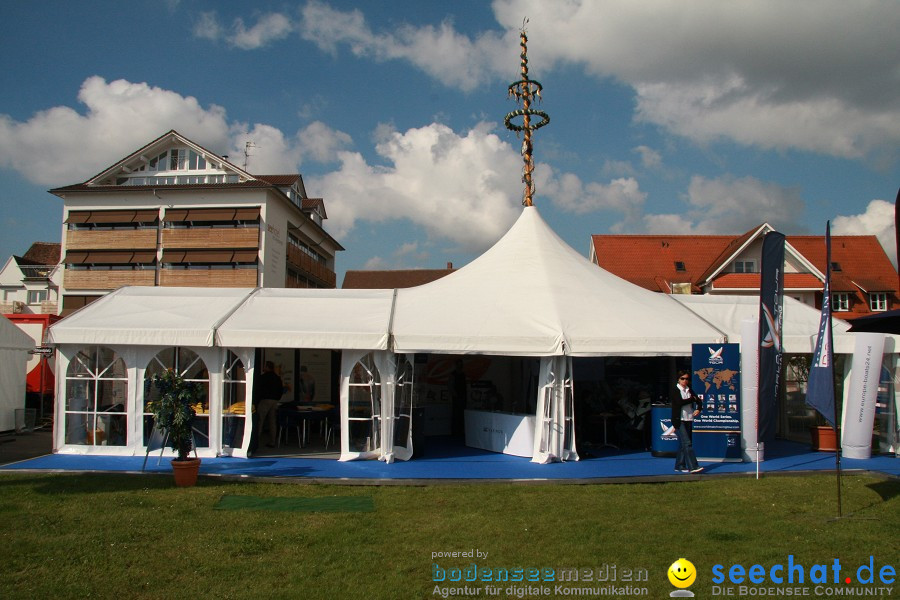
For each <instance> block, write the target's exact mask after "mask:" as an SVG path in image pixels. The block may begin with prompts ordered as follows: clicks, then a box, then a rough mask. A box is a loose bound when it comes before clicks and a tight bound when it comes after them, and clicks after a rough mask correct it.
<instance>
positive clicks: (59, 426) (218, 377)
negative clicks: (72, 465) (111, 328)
mask: <svg viewBox="0 0 900 600" xmlns="http://www.w3.org/2000/svg"><path fill="white" fill-rule="evenodd" d="M100 345H101V346H105V347H107V348H109V349H110V350H112V351H113V352H114V353H115V354H116V356H118V357H119V358H121V359H122V360H123V361H124V363H125V366H126V370H127V400H126V402H125V411H126V414H127V443H126V444H125V445H122V446H111V445H100V444H97V445H94V444H88V443H79V442H80V441H81V440H82V438H81V437H80V436H79V435H76V432H75V431H74V429H73V428H77V427H80V426H82V425H83V423H80V422H78V421H77V420H74V419H72V418H70V415H71V413H68V412H67V405H68V403H69V402H70V400H71V399H69V398H67V394H68V392H69V390H68V385H67V382H68V381H69V378H68V377H67V375H68V374H69V367H70V364H71V363H72V361H73V359H74V358H75V356H76V355H77V354H78V353H79V352H82V351H89V350H90V349H91V348H92V347H93V346H96V344H85V345H77V344H62V345H59V347H58V365H59V371H58V373H59V375H58V377H57V390H56V394H57V396H56V397H57V398H58V399H59V401H58V402H57V405H56V415H55V419H54V423H55V425H54V434H53V447H54V450H55V451H56V452H59V453H62V454H84V455H91V454H99V455H117V456H140V455H143V454H145V452H146V446H145V444H144V401H145V386H146V384H147V381H146V377H147V371H148V367H149V365H150V363H151V361H153V360H154V357H156V356H157V355H158V354H159V353H160V352H162V351H164V350H167V349H170V348H172V347H171V346H127V345H121V344H109V345H103V344H100ZM186 348H187V349H188V350H190V351H191V352H193V353H195V354H196V355H197V356H199V358H200V359H201V360H202V361H203V365H204V367H205V370H206V372H207V373H208V381H209V396H208V407H209V411H208V413H207V414H206V415H203V416H202V418H205V419H207V420H208V428H207V433H208V439H202V437H201V436H200V435H197V438H198V444H200V445H201V447H198V448H197V454H198V455H199V456H201V457H212V456H218V455H222V454H229V455H232V456H237V457H246V456H247V450H248V447H249V443H250V427H251V422H250V419H249V418H245V419H244V430H243V438H242V440H243V441H242V445H241V447H240V448H223V444H222V433H223V431H222V416H223V414H222V400H223V388H224V386H223V372H222V371H223V367H224V364H225V356H226V355H227V352H228V350H227V349H224V348H209V347H186ZM234 352H235V354H237V356H238V357H239V358H240V359H241V361H242V362H243V364H244V366H245V372H246V374H247V379H246V383H245V385H246V386H247V388H246V389H247V397H248V399H249V390H251V389H252V384H253V379H252V378H253V351H252V350H248V349H235V350H234ZM73 442H75V443H73ZM154 454H155V455H156V454H158V451H157V452H155V453H154ZM163 454H164V455H165V456H174V454H172V451H171V450H170V449H166V450H165V451H164V452H163Z"/></svg>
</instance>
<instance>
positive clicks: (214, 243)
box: [162, 227, 259, 249]
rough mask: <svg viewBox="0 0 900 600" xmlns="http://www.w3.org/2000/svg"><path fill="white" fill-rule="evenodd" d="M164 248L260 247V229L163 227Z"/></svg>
mask: <svg viewBox="0 0 900 600" xmlns="http://www.w3.org/2000/svg"><path fill="white" fill-rule="evenodd" d="M162 245H163V248H180V249H184V248H259V229H258V228H256V227H239V228H236V229H225V228H223V229H219V228H211V229H163V232H162Z"/></svg>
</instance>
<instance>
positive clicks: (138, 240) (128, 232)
mask: <svg viewBox="0 0 900 600" xmlns="http://www.w3.org/2000/svg"><path fill="white" fill-rule="evenodd" d="M154 248H156V229H121V230H119V229H113V230H102V229H101V230H90V229H72V230H70V231H67V232H66V249H67V250H152V249H154Z"/></svg>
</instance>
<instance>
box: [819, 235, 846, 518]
mask: <svg viewBox="0 0 900 600" xmlns="http://www.w3.org/2000/svg"><path fill="white" fill-rule="evenodd" d="M825 261H826V265H825V269H826V270H825V281H826V283H827V285H826V286H825V287H826V288H828V289H827V290H826V293H827V294H831V221H826V222H825ZM823 301H824V299H823ZM828 302H829V304H828V307H829V310H828V330H827V331H826V332H825V335H827V336H828V348H830V349H831V352H832V371H831V381H830V382H829V383H830V384H831V390H832V392H831V394H832V397H833V398H834V401H833V402H832V403H831V404H832V406H833V407H834V427H833V429H834V470H835V474H836V479H837V506H838V518H841V517H843V516H844V513H843V507H842V504H841V425H840V423H841V422H840V421H839V420H838V417H839V415H838V403H837V397H836V394H835V392H834V388H835V385H834V364H833V361H834V354H833V353H834V329H833V328H834V319H833V317H832V311H831V298H828Z"/></svg>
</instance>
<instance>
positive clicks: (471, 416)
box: [466, 410, 535, 458]
mask: <svg viewBox="0 0 900 600" xmlns="http://www.w3.org/2000/svg"><path fill="white" fill-rule="evenodd" d="M534 424H535V416H534V415H521V414H513V413H505V412H488V411H483V410H466V446H470V447H472V448H481V449H483V450H490V451H491V452H502V453H504V454H511V455H513V456H526V457H528V458H531V457H532V456H533V455H534Z"/></svg>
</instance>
